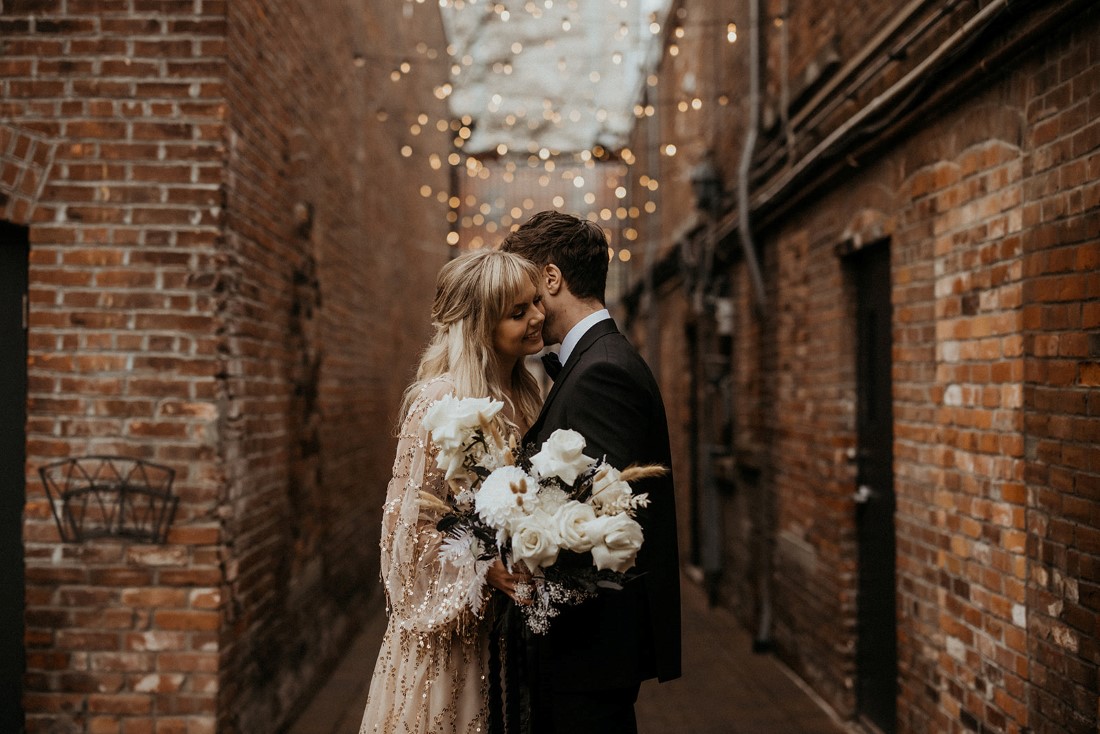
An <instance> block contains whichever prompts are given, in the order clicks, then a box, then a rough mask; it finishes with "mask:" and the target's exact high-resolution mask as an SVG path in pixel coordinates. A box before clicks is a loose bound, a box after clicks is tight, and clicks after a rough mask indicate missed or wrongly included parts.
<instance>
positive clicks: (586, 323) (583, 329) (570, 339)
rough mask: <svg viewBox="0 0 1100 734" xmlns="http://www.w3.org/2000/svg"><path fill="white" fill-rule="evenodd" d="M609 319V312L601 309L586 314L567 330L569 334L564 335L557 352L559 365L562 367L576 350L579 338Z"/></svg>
mask: <svg viewBox="0 0 1100 734" xmlns="http://www.w3.org/2000/svg"><path fill="white" fill-rule="evenodd" d="M609 318H611V312H610V311H608V310H607V309H606V308H601V309H600V310H599V311H596V312H595V313H590V314H588V315H587V316H585V317H584V318H583V319H581V320H580V321H578V322H577V323H576V324H574V325H573V328H572V329H570V330H569V333H568V334H566V335H565V338H564V339H562V340H561V349H559V350H558V358H559V359H561V363H562V364H563V365H564V364H565V362H566V360H568V359H569V355H570V354H572V353H573V350H574V349H576V347H577V342H579V341H580V340H581V337H582V336H584V335H585V333H587V332H588V330H589V329H591V328H592V327H593V326H595V325H596V324H598V323H600V322H601V321H605V320H607V319H609Z"/></svg>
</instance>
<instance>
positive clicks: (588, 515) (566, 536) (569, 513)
mask: <svg viewBox="0 0 1100 734" xmlns="http://www.w3.org/2000/svg"><path fill="white" fill-rule="evenodd" d="M556 518H557V521H558V535H560V536H561V547H562V548H565V549H566V550H571V551H576V552H577V553H584V552H585V551H587V550H591V549H592V538H591V536H590V535H589V534H588V528H587V525H588V523H590V522H592V521H593V520H595V519H596V511H595V510H593V509H592V506H591V505H586V504H585V503H583V502H577V501H576V500H571V501H569V502H566V503H565V504H564V505H563V506H562V507H561V509H560V510H558V511H557V515H556Z"/></svg>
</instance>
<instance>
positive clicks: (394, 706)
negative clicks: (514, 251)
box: [359, 250, 544, 734]
mask: <svg viewBox="0 0 1100 734" xmlns="http://www.w3.org/2000/svg"><path fill="white" fill-rule="evenodd" d="M537 276H538V271H537V270H536V269H535V267H534V266H533V265H531V264H530V263H528V262H527V261H526V260H524V259H522V258H520V257H518V256H516V255H511V254H508V253H504V252H498V251H492V250H480V251H476V252H472V253H469V254H466V255H463V256H461V257H459V258H456V259H455V260H452V261H450V262H449V263H447V264H446V265H445V266H444V267H443V269H442V270H441V271H440V273H439V277H438V280H437V283H436V297H435V303H434V304H433V306H432V323H433V326H434V327H435V334H434V335H433V337H432V339H431V341H430V342H429V344H428V347H427V348H426V349H425V350H424V353H423V355H422V357H421V359H420V366H419V367H418V368H417V373H416V380H415V381H414V382H413V383H412V384H411V385H410V386H409V388H408V389H407V390H406V391H405V398H404V401H403V404H402V411H401V414H402V416H403V419H402V421H401V429H400V433H399V436H398V445H397V457H396V459H395V460H394V465H393V478H392V479H391V480H390V483H389V487H388V489H387V492H386V503H385V505H384V507H383V515H382V541H381V566H382V580H383V584H384V587H385V592H386V602H387V609H388V611H389V622H388V625H387V627H386V633H385V637H384V638H383V639H382V647H381V650H380V651H379V653H378V662H377V663H376V664H375V668H374V675H373V677H372V678H371V685H370V693H369V696H368V698H367V706H366V710H365V712H364V714H363V723H362V725H361V726H360V728H359V732H360V734H367V733H368V732H371V733H373V732H379V733H380V734H398V733H399V734H428V733H429V732H430V733H431V734H438V733H445V734H452V733H453V734H459V733H461V734H465V733H466V732H471V733H472V732H486V731H487V730H488V728H489V726H490V718H491V717H490V714H491V711H490V703H489V701H490V686H491V685H492V681H491V677H492V676H490V675H489V670H490V665H489V656H490V646H491V643H492V639H491V634H490V627H491V626H492V618H493V615H494V608H495V605H494V604H493V603H492V601H491V600H489V597H490V594H491V589H489V588H488V587H489V586H492V587H495V588H497V589H499V590H501V591H502V592H504V594H506V595H507V596H508V597H511V598H512V599H513V600H514V601H517V603H519V602H518V600H516V597H515V587H516V584H517V583H518V582H521V581H523V580H525V578H524V577H521V576H519V575H517V574H512V573H509V571H508V570H507V569H506V568H505V567H504V565H503V564H502V563H501V562H500V561H499V560H497V561H496V563H495V564H494V566H493V567H492V568H491V569H490V570H489V572H488V574H487V576H486V577H485V578H484V579H482V578H479V577H477V576H476V575H475V574H474V573H472V572H470V571H469V570H462V569H459V568H457V567H456V566H454V565H452V564H450V563H447V562H446V561H444V560H443V559H441V558H440V557H439V549H440V544H441V542H442V540H443V535H442V534H441V533H440V532H439V531H438V530H436V527H435V519H436V518H434V517H426V516H424V515H423V514H422V513H421V511H420V508H419V503H418V499H417V497H418V492H419V491H421V490H423V491H426V492H430V493H432V494H434V495H435V496H437V497H440V498H445V497H446V495H447V493H448V491H449V489H448V486H447V484H446V482H444V480H443V473H442V471H441V470H439V469H438V468H437V467H436V464H435V458H436V455H437V450H436V449H435V448H434V446H433V445H432V444H431V442H430V440H429V437H428V432H427V431H426V430H425V429H424V427H423V425H422V421H423V419H424V415H425V413H426V412H427V409H428V407H429V406H430V405H431V404H432V403H433V402H435V401H436V400H439V399H440V398H442V397H444V396H445V395H448V394H451V395H454V396H455V397H458V398H465V397H490V398H493V399H494V400H500V401H502V402H503V403H504V409H503V410H502V411H501V413H500V414H499V415H498V417H497V418H496V419H495V420H497V421H500V422H501V425H500V426H499V428H501V429H502V433H504V435H508V434H512V435H514V436H515V437H516V439H517V440H518V439H519V438H520V437H522V436H523V434H524V432H526V430H527V428H528V427H529V426H530V425H531V422H532V421H533V420H534V419H535V417H536V416H537V414H538V410H539V390H538V386H537V383H536V382H535V379H534V377H532V376H531V374H530V373H529V372H528V371H527V369H526V367H524V363H523V362H524V357H526V356H527V355H531V354H535V353H537V352H538V351H540V350H541V349H542V347H543V340H542V322H543V319H544V313H543V309H542V305H541V304H540V302H539V298H538V295H537V291H536V288H535V280H536V278H537ZM502 416H503V418H502ZM472 585H473V586H472ZM471 590H472V591H473V592H474V593H471ZM478 590H480V594H478V593H477V592H478ZM469 599H477V600H478V601H477V602H475V603H473V604H471V603H470V602H469V601H468V600H469ZM482 602H484V603H482ZM497 705H499V704H497ZM494 708H495V706H494ZM493 718H496V717H495V716H494V717H493Z"/></svg>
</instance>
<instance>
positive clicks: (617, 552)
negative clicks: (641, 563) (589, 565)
mask: <svg viewBox="0 0 1100 734" xmlns="http://www.w3.org/2000/svg"><path fill="white" fill-rule="evenodd" d="M585 531H586V532H587V533H588V536H589V537H590V538H591V539H592V540H593V543H594V545H593V546H592V561H593V563H595V564H596V568H598V569H599V570H601V571H603V570H605V569H611V570H612V571H618V572H619V573H623V572H625V571H627V570H628V569H630V568H631V567H632V566H633V565H634V559H635V558H636V557H637V555H638V550H639V549H640V548H641V547H642V540H643V538H642V526H641V525H639V524H638V523H637V522H636V521H635V520H633V519H632V518H631V517H630V516H628V515H625V514H624V515H605V516H604V517H597V518H596V519H595V520H592V521H590V522H589V523H588V524H587V525H586V526H585Z"/></svg>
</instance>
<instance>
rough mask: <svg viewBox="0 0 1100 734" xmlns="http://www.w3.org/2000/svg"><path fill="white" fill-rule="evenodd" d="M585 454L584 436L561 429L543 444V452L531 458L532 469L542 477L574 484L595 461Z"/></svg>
mask: <svg viewBox="0 0 1100 734" xmlns="http://www.w3.org/2000/svg"><path fill="white" fill-rule="evenodd" d="M583 452H584V436H582V435H581V434H579V433H577V432H576V431H570V430H568V429H564V428H559V429H558V430H556V431H554V432H553V433H551V434H550V438H549V439H548V440H546V441H545V442H544V443H543V444H542V450H541V451H539V452H538V453H537V454H535V455H534V456H532V457H531V468H532V469H534V470H535V472H536V473H537V474H538V475H539V476H540V477H557V478H559V479H561V480H562V481H563V482H565V483H566V484H573V482H575V481H577V475H578V474H580V473H581V472H583V471H584V470H585V469H587V468H588V467H589V466H590V465H591V464H592V462H593V461H595V459H593V458H592V457H590V456H585V455H584V453H583Z"/></svg>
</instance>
